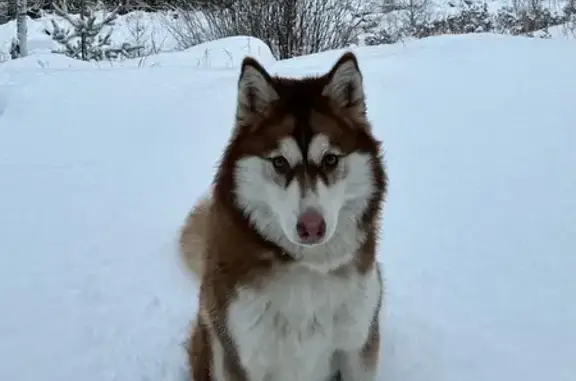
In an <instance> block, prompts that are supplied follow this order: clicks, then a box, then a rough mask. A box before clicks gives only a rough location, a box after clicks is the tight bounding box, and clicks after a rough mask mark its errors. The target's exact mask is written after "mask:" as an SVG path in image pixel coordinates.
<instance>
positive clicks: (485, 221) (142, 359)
mask: <svg viewBox="0 0 576 381" xmlns="http://www.w3.org/2000/svg"><path fill="white" fill-rule="evenodd" d="M236 43H237V44H240V43H241V42H240V39H237V40H236V41H234V40H228V42H223V41H217V42H215V45H214V49H215V50H218V49H220V50H221V49H224V48H225V49H226V50H228V51H230V52H232V53H231V56H232V59H229V56H228V55H221V56H220V57H218V56H214V58H213V59H211V61H210V65H208V66H206V65H205V66H202V65H196V63H195V62H194V60H193V59H190V58H191V57H192V56H194V54H196V53H194V52H192V53H190V54H188V53H186V52H183V53H173V54H172V55H170V54H163V55H159V56H157V57H156V58H155V59H157V60H159V62H162V65H157V66H142V65H140V66H139V65H136V64H134V65H131V64H129V63H126V65H125V66H113V67H106V68H105V69H104V67H100V68H98V67H95V66H94V65H93V64H86V63H78V62H75V61H72V60H68V61H66V63H65V64H63V65H61V63H62V61H58V60H61V59H62V57H61V56H51V55H45V56H44V59H45V60H46V62H47V64H46V65H43V66H39V65H37V66H34V65H31V64H30V62H32V61H27V60H29V58H27V59H22V60H15V61H13V62H10V65H8V64H5V65H3V66H0V189H1V190H2V191H1V192H2V197H1V198H0V274H1V276H0V311H1V314H0V337H1V338H2V340H0V379H1V380H11V381H32V380H36V379H39V378H41V379H43V380H46V381H60V380H74V379H80V380H83V381H111V380H155V381H167V380H170V381H174V380H180V381H183V380H184V379H185V378H186V372H187V364H186V360H185V354H184V351H183V348H182V344H183V343H184V341H185V340H186V338H187V333H188V329H189V323H190V320H191V319H192V318H193V317H194V314H195V311H196V299H195V298H196V295H197V294H196V293H197V284H196V283H194V282H192V281H190V279H189V277H188V276H187V274H185V273H184V272H183V271H182V270H181V268H180V266H179V263H178V259H177V255H176V241H175V240H176V238H177V234H178V229H179V228H180V226H181V223H182V221H183V219H184V217H185V215H186V214H187V212H188V210H189V208H190V207H191V206H192V205H193V203H194V202H195V201H196V199H197V198H198V197H199V196H200V195H202V194H203V193H204V192H205V191H206V189H207V188H208V187H209V185H210V181H211V176H212V174H213V173H214V170H215V163H216V161H217V160H218V158H219V155H220V153H221V152H222V149H223V147H224V145H225V143H226V141H227V138H228V136H229V133H230V127H231V125H232V122H233V113H234V101H235V86H236V81H237V76H238V65H239V62H240V60H241V56H242V55H243V54H245V50H243V49H242V47H241V46H240V45H237V46H229V47H223V44H224V45H226V44H231V45H232V44H236ZM204 48H205V49H212V48H211V47H210V45H207V46H205V47H204ZM341 52H342V51H333V52H326V53H321V54H315V55H311V56H306V57H300V58H298V59H292V60H286V61H279V62H274V61H273V60H271V59H268V58H270V57H268V58H266V54H267V53H262V57H263V58H262V59H263V62H264V65H265V66H266V67H267V68H268V69H269V70H270V71H272V72H276V73H281V74H288V75H294V76H302V75H305V74H309V73H313V72H322V71H324V70H327V69H328V68H329V67H330V66H331V65H332V64H333V63H334V60H335V59H336V58H337V57H338V56H339V55H340V54H341ZM355 52H356V53H357V54H358V57H359V59H360V65H361V68H362V70H363V72H364V76H365V79H366V80H365V83H366V92H367V97H368V106H369V111H368V112H369V116H370V118H371V120H372V121H373V124H374V129H375V133H376V134H377V135H378V137H379V138H381V139H382V140H383V142H384V146H385V149H386V161H387V165H388V170H389V176H390V192H389V196H388V200H387V203H386V207H385V214H384V225H383V235H382V244H381V249H380V253H379V260H380V261H381V262H382V263H383V266H384V269H385V275H386V278H387V296H386V299H387V302H386V310H385V314H384V317H383V322H382V323H383V325H384V329H385V333H384V336H383V349H382V355H381V358H382V367H381V371H380V376H379V380H383V381H384V380H402V381H421V380H428V381H485V380H523V381H540V380H543V379H546V380H554V381H573V380H574V374H576V363H574V358H575V357H576V344H575V343H576V330H575V329H574V324H575V322H576V307H574V303H573V302H570V301H571V300H573V299H574V295H575V294H576V283H575V282H574V279H573V276H574V269H575V268H576V257H575V256H574V253H575V252H576V241H574V237H575V236H576V198H575V197H574V195H575V194H576V171H574V168H575V165H576V151H575V150H574V147H575V146H576V129H574V120H576V109H575V108H574V99H575V98H576V67H575V66H574V65H573V62H575V60H576V51H575V50H574V49H573V42H572V41H565V40H561V39H559V40H540V39H529V38H520V37H509V36H497V35H490V34H485V35H463V36H443V37H434V38H429V39H424V40H418V41H413V42H409V43H407V44H398V45H388V46H378V47H370V48H359V49H356V50H355ZM58 62H60V63H58ZM20 64H21V65H22V67H19V65H20ZM104 66H105V65H104Z"/></svg>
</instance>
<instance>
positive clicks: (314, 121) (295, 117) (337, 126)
mask: <svg viewBox="0 0 576 381" xmlns="http://www.w3.org/2000/svg"><path fill="white" fill-rule="evenodd" d="M280 124H281V125H282V126H283V128H282V132H281V134H279V138H280V139H279V141H291V142H292V143H291V144H290V143H286V144H287V145H291V147H292V149H295V147H298V150H299V151H300V152H301V154H302V155H303V156H304V157H307V156H308V155H309V154H318V152H319V151H322V152H324V151H326V150H328V149H329V148H332V149H336V148H340V149H339V150H340V151H343V149H342V148H341V147H340V146H341V145H342V144H343V143H344V145H346V144H345V141H346V135H347V131H346V129H345V128H344V127H343V126H342V123H341V122H340V121H339V120H338V119H337V118H336V117H334V116H330V115H327V114H323V113H320V112H318V111H315V110H309V111H308V112H306V113H301V114H298V113H289V114H285V115H284V116H283V117H282V121H281V123H280Z"/></svg>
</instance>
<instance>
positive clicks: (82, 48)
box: [47, 0, 144, 61]
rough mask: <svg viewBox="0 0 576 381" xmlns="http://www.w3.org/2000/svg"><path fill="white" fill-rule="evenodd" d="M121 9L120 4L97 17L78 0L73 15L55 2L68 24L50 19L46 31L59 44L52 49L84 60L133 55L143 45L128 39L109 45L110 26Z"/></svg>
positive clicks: (110, 37) (59, 14)
mask: <svg viewBox="0 0 576 381" xmlns="http://www.w3.org/2000/svg"><path fill="white" fill-rule="evenodd" d="M120 9H121V6H118V7H116V8H115V9H114V10H113V11H112V12H109V13H105V14H104V16H103V17H102V19H101V20H98V17H97V15H96V12H95V9H94V8H93V7H89V6H88V5H87V4H86V1H85V0H82V1H81V10H80V15H79V16H73V15H71V14H69V13H67V12H66V11H64V10H63V8H61V7H60V6H57V5H55V6H54V11H55V12H56V14H57V15H58V16H60V17H62V18H63V19H64V20H66V22H67V23H68V24H69V27H62V26H61V25H59V24H58V23H57V22H56V21H55V20H54V19H52V20H51V23H52V31H47V33H48V34H50V35H51V36H52V39H53V40H54V41H56V42H57V43H59V44H60V45H61V46H62V48H61V49H57V50H55V51H54V52H55V53H61V54H65V55H67V56H69V57H72V58H76V59H81V60H83V61H102V60H105V59H116V58H118V57H128V58H130V57H133V56H134V53H135V52H137V51H138V50H141V49H143V48H144V47H143V46H141V45H132V44H130V43H127V42H126V43H123V44H121V45H119V46H113V45H112V32H113V27H114V24H115V20H116V18H117V17H118V12H119V11H120Z"/></svg>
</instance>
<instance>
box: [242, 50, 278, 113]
mask: <svg viewBox="0 0 576 381" xmlns="http://www.w3.org/2000/svg"><path fill="white" fill-rule="evenodd" d="M276 99H278V94H277V93H276V90H275V89H274V86H273V85H272V78H271V77H270V74H268V72H266V69H264V68H263V67H262V65H260V63H258V61H256V60H255V59H254V58H251V57H246V58H244V60H243V61H242V68H241V69H240V78H239V79H238V117H239V118H241V119H244V118H245V117H250V116H264V115H265V114H267V113H268V111H269V109H270V106H271V104H272V102H274V101H275V100H276Z"/></svg>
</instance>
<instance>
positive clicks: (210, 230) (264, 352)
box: [180, 53, 387, 381]
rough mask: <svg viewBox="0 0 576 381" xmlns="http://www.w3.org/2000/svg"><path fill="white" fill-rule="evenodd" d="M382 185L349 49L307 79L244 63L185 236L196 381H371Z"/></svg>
mask: <svg viewBox="0 0 576 381" xmlns="http://www.w3.org/2000/svg"><path fill="white" fill-rule="evenodd" d="M386 187H387V175H386V172H385V168H384V164H383V160H382V154H381V151H380V143H379V141H378V140H377V139H376V138H375V137H374V136H373V134H372V131H371V126H370V123H369V122H368V119H367V117H366V103H365V96H364V89H363V79H362V74H361V71H360V68H359V65H358V61H357V59H356V57H355V55H354V54H353V53H345V54H343V55H342V56H341V58H340V59H339V60H338V61H337V62H336V63H335V65H334V66H333V68H332V69H331V70H330V71H329V72H328V73H326V74H325V75H322V76H316V77H307V78H301V79H291V78H285V77H278V76H271V75H270V74H269V73H268V72H267V71H266V70H265V69H264V68H263V67H262V66H261V65H260V64H259V63H258V62H257V61H256V60H254V59H252V58H245V59H244V61H243V63H242V68H241V73H240V78H239V81H238V102H237V111H236V123H235V127H234V130H233V132H232V136H231V138H230V141H229V144H228V146H227V147H226V149H225V152H224V153H223V156H222V158H221V162H220V165H219V168H218V171H217V174H216V176H215V178H214V183H213V187H212V189H211V191H210V193H209V194H208V195H207V196H206V197H204V198H202V199H201V200H200V201H198V203H197V204H196V205H195V207H194V208H193V209H192V211H191V213H190V215H189V216H188V219H187V221H186V223H185V225H184V227H183V228H182V231H181V237H180V249H181V251H180V253H181V256H182V259H183V260H184V263H185V264H186V265H187V267H188V268H189V269H190V270H191V272H192V273H193V274H195V275H196V277H197V278H198V279H199V281H200V282H201V286H200V294H199V309H198V315H197V317H196V320H195V321H194V327H193V330H192V334H191V338H190V340H189V344H188V354H189V361H190V368H191V371H190V372H191V379H192V380H194V381H327V380H332V379H340V380H342V381H371V380H374V379H375V377H376V373H377V368H378V363H379V358H378V357H379V356H378V353H379V346H380V327H379V315H380V309H381V304H382V295H383V280H382V277H381V274H380V269H379V266H378V263H377V262H376V251H377V241H378V235H379V219H380V211H381V206H382V203H383V202H384V198H385V195H386Z"/></svg>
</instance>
